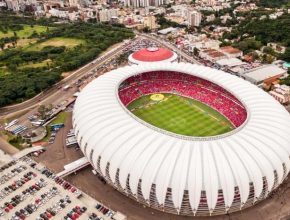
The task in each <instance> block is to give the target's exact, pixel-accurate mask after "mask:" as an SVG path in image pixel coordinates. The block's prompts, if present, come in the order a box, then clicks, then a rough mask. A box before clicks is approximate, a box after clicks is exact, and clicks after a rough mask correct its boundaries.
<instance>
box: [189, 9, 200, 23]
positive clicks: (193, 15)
mask: <svg viewBox="0 0 290 220" xmlns="http://www.w3.org/2000/svg"><path fill="white" fill-rule="evenodd" d="M200 22H201V13H199V12H197V11H191V12H189V13H188V25H189V26H195V27H198V26H199V25H200Z"/></svg>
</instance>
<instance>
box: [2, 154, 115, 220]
mask: <svg viewBox="0 0 290 220" xmlns="http://www.w3.org/2000/svg"><path fill="white" fill-rule="evenodd" d="M0 174H1V177H0V219H1V220H2V219H3V220H4V219H5V220H20V219H21V220H23V219H36V220H47V219H50V218H54V219H66V220H74V219H91V220H94V219H95V220H99V219H100V220H105V219H114V217H113V216H114V215H115V212H114V211H112V210H110V209H108V208H107V207H105V206H103V205H102V204H100V203H99V202H97V201H96V200H94V199H93V198H91V197H89V196H88V195H86V194H85V193H84V192H82V191H81V190H79V189H77V188H76V187H75V186H73V185H72V184H71V183H69V182H67V181H65V180H63V179H62V178H58V177H56V175H55V174H54V173H52V172H51V171H50V170H48V169H47V168H46V167H44V166H43V165H41V164H38V163H36V162H35V161H33V160H31V159H30V158H29V157H24V158H22V159H19V160H14V161H12V162H10V163H8V164H6V165H4V166H2V167H1V168H0Z"/></svg>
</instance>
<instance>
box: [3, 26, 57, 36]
mask: <svg viewBox="0 0 290 220" xmlns="http://www.w3.org/2000/svg"><path fill="white" fill-rule="evenodd" d="M51 28H52V27H49V29H51ZM46 30H47V27H46V26H40V25H34V26H33V27H31V26H30V25H23V30H20V31H16V34H17V36H18V37H20V38H27V37H29V36H30V35H31V34H32V33H33V32H34V31H36V32H37V33H38V34H39V33H42V32H45V31H46ZM13 35H14V32H13V31H8V32H7V33H3V32H1V31H0V38H4V37H12V36H13Z"/></svg>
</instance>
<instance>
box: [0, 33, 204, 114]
mask: <svg viewBox="0 0 290 220" xmlns="http://www.w3.org/2000/svg"><path fill="white" fill-rule="evenodd" d="M139 36H141V37H143V38H147V39H150V40H152V41H155V42H157V43H159V44H161V45H163V46H165V47H167V48H169V49H171V50H173V51H175V52H176V53H177V54H178V55H179V56H180V57H182V58H183V59H186V60H187V61H188V62H191V63H196V64H200V63H199V62H198V61H197V60H196V59H194V58H193V57H191V56H189V55H188V54H186V53H185V52H183V51H182V50H180V49H178V48H177V47H175V46H174V45H172V44H170V43H168V42H166V41H164V40H161V39H159V38H157V37H155V36H152V35H148V34H139ZM126 46H128V45H127V44H126V45H125V44H124V43H123V44H122V45H120V46H119V47H118V48H115V49H114V50H110V51H108V52H107V53H105V54H104V55H103V56H101V57H99V58H97V59H95V60H94V61H93V62H90V63H89V64H87V65H85V66H83V67H82V68H80V69H78V70H76V71H75V72H73V73H72V74H70V75H69V76H68V77H66V78H64V79H63V80H61V81H60V82H58V83H56V84H55V85H54V86H53V87H52V88H50V89H48V90H46V91H44V92H42V93H40V94H39V95H37V96H35V97H34V98H32V99H29V100H27V101H25V102H22V103H19V104H15V105H11V106H7V107H3V108H0V118H1V117H3V116H7V115H9V114H11V113H16V112H18V111H24V110H26V109H28V108H32V107H35V106H37V105H40V104H43V103H47V100H48V99H51V98H52V97H59V96H63V95H64V94H63V92H62V89H60V88H62V87H63V86H64V85H69V84H73V83H74V82H76V81H77V80H78V79H80V78H81V77H83V76H84V75H86V74H87V73H89V72H90V71H92V70H94V69H95V68H97V67H99V66H101V65H103V64H104V63H106V62H107V61H109V60H110V59H112V58H113V57H115V56H117V55H119V54H120V53H121V52H122V50H123V49H124V48H125V47H126ZM70 95H71V94H70Z"/></svg>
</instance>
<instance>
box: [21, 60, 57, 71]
mask: <svg viewBox="0 0 290 220" xmlns="http://www.w3.org/2000/svg"><path fill="white" fill-rule="evenodd" d="M50 63H52V61H51V60H50V59H47V60H44V61H42V62H39V63H29V64H25V65H22V66H20V67H19V68H20V69H23V68H37V67H44V66H47V64H50Z"/></svg>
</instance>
